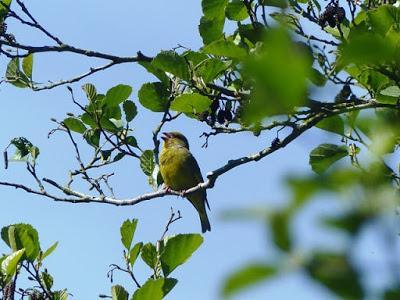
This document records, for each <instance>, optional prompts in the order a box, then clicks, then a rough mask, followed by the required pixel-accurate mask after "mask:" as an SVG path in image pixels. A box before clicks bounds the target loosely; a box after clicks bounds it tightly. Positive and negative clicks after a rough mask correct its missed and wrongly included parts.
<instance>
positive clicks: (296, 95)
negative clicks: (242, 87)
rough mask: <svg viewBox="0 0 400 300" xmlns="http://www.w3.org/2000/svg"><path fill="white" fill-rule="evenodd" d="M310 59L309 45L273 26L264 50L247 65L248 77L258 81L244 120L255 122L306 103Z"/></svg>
mask: <svg viewBox="0 0 400 300" xmlns="http://www.w3.org/2000/svg"><path fill="white" fill-rule="evenodd" d="M310 62H311V61H310V52H309V49H308V48H306V47H304V45H303V44H299V43H294V42H293V41H292V40H291V38H290V35H289V34H288V33H287V32H286V30H284V29H271V30H269V31H268V32H267V34H266V38H265V40H264V47H263V49H262V50H260V54H259V55H253V56H251V57H250V58H249V59H248V60H247V62H246V64H245V66H244V69H245V73H244V74H245V76H246V79H247V80H251V81H254V88H253V90H252V94H251V96H250V97H251V98H250V99H251V101H249V103H248V105H246V106H245V107H244V113H243V118H242V120H243V122H244V123H246V124H255V123H257V122H260V121H262V120H263V119H264V118H266V117H268V116H272V115H280V114H288V113H291V112H293V111H294V110H295V108H296V107H299V106H303V105H304V104H305V102H306V97H305V96H306V94H307V88H308V85H309V84H308V82H307V78H309V76H310V74H311V64H310Z"/></svg>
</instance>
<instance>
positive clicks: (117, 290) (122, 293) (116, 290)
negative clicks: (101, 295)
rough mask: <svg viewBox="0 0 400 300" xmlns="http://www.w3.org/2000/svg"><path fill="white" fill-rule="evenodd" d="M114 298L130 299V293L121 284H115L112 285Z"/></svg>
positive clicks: (119, 299) (116, 299)
mask: <svg viewBox="0 0 400 300" xmlns="http://www.w3.org/2000/svg"><path fill="white" fill-rule="evenodd" d="M111 297H112V300H128V297H129V294H128V292H127V291H126V290H125V288H124V287H123V286H121V285H113V286H112V287H111Z"/></svg>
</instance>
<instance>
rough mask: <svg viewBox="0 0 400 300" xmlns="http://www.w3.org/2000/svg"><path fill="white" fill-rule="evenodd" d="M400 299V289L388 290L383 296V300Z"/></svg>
mask: <svg viewBox="0 0 400 300" xmlns="http://www.w3.org/2000/svg"><path fill="white" fill-rule="evenodd" d="M398 299H400V288H397V289H390V290H387V291H385V294H384V295H383V300H398Z"/></svg>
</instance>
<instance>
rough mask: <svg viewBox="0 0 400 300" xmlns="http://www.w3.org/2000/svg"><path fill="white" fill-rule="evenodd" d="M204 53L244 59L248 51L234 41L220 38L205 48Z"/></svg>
mask: <svg viewBox="0 0 400 300" xmlns="http://www.w3.org/2000/svg"><path fill="white" fill-rule="evenodd" d="M203 52H204V53H208V54H213V55H216V56H226V57H231V58H239V59H243V58H245V57H246V56H247V51H246V50H245V49H243V48H241V47H239V46H238V45H236V44H235V43H234V42H232V41H226V40H218V41H215V42H212V43H211V44H209V45H207V46H205V47H204V48H203Z"/></svg>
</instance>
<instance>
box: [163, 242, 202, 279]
mask: <svg viewBox="0 0 400 300" xmlns="http://www.w3.org/2000/svg"><path fill="white" fill-rule="evenodd" d="M202 243H203V237H202V236H201V235H200V234H178V235H176V236H174V237H171V238H170V239H168V241H167V244H166V245H165V247H164V251H163V252H162V254H161V257H160V260H161V267H162V270H163V273H164V276H165V277H167V276H168V275H169V274H170V273H171V272H172V271H173V270H175V269H176V267H178V266H180V265H181V264H183V263H184V262H185V261H187V260H188V259H189V258H190V256H192V254H193V253H194V252H195V251H196V250H197V249H198V248H199V247H200V245H201V244H202Z"/></svg>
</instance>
